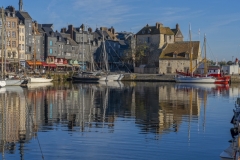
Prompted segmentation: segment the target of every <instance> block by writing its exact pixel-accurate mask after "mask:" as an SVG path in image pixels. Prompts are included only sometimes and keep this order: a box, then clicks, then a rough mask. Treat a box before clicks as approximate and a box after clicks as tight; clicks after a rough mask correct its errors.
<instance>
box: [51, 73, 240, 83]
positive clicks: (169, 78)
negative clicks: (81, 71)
mask: <svg viewBox="0 0 240 160" xmlns="http://www.w3.org/2000/svg"><path fill="white" fill-rule="evenodd" d="M72 74H73V73H72V72H62V73H58V72H52V73H47V75H50V76H51V78H53V80H54V81H66V80H67V78H69V77H71V75H72ZM122 81H150V82H151V81H152V82H175V80H174V74H166V75H162V74H138V73H129V74H125V76H124V78H123V79H122ZM230 83H240V75H231V80H230Z"/></svg>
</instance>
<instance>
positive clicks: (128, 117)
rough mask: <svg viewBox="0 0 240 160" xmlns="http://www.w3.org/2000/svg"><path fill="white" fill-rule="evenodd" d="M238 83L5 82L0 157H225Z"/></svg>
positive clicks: (0, 107)
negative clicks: (11, 84)
mask: <svg viewBox="0 0 240 160" xmlns="http://www.w3.org/2000/svg"><path fill="white" fill-rule="evenodd" d="M239 88H240V86H239V85H232V86H219V85H218V86H217V85H213V84H207V85H199V84H196V85H187V84H175V83H148V82H137V83H135V82H124V83H121V82H111V83H108V84H105V83H101V84H81V83H79V84H71V83H54V84H51V83H47V84H35V85H29V86H28V88H21V87H5V88H1V89H0V123H1V124H0V138H1V141H0V152H1V157H2V159H6V160H8V159H31V160H34V159H36V160H41V159H46V160H48V159H64V160H65V159H87V160H89V159H97V160H106V159H111V160H120V159H121V160H122V159H137V160H141V159H142V160H145V159H152V160H153V159H154V160H155V159H163V160H175V159H177V160H183V159H187V160H188V159H189V160H192V159H194V160H213V159H220V157H219V155H220V153H221V152H222V151H223V150H224V149H225V148H226V147H227V146H228V145H229V143H228V140H230V138H231V136H230V132H229V129H230V127H231V124H230V120H231V117H232V115H233V111H232V110H233V109H234V103H235V101H236V98H237V97H238V96H239Z"/></svg>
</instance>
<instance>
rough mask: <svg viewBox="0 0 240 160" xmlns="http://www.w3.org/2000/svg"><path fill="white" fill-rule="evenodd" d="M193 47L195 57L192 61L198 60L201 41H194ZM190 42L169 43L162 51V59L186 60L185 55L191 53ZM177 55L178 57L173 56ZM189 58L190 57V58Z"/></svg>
mask: <svg viewBox="0 0 240 160" xmlns="http://www.w3.org/2000/svg"><path fill="white" fill-rule="evenodd" d="M191 44H192V46H193V57H192V59H197V58H198V52H199V49H200V42H199V41H192V42H191ZM190 48H191V47H190V42H189V41H183V42H175V43H169V44H168V45H167V46H166V47H165V48H164V49H163V51H162V53H161V55H160V59H186V58H185V55H186V54H188V55H189V53H190V52H191V50H190ZM173 54H176V57H174V56H173ZM188 57H189V56H188Z"/></svg>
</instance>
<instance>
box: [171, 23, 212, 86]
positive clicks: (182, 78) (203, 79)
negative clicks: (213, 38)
mask: <svg viewBox="0 0 240 160" xmlns="http://www.w3.org/2000/svg"><path fill="white" fill-rule="evenodd" d="M189 28H190V29H189V37H190V56H189V57H190V75H179V74H178V75H177V76H176V77H175V81H176V82H180V83H215V81H216V79H215V78H214V77H212V76H207V74H206V71H207V68H206V67H207V66H206V65H205V66H204V71H205V75H204V76H195V75H193V69H192V54H193V46H192V42H191V27H189ZM205 56H206V52H205ZM205 60H206V58H205ZM205 64H206V63H205Z"/></svg>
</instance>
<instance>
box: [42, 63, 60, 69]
mask: <svg viewBox="0 0 240 160" xmlns="http://www.w3.org/2000/svg"><path fill="white" fill-rule="evenodd" d="M42 65H43V66H44V67H53V68H56V67H57V65H56V64H54V63H46V62H42Z"/></svg>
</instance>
